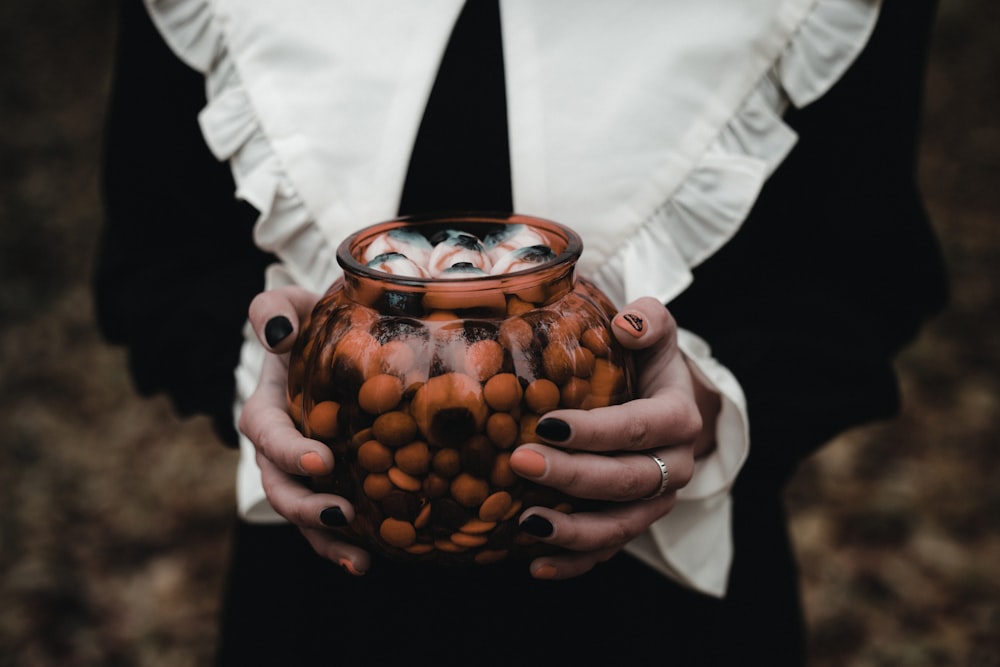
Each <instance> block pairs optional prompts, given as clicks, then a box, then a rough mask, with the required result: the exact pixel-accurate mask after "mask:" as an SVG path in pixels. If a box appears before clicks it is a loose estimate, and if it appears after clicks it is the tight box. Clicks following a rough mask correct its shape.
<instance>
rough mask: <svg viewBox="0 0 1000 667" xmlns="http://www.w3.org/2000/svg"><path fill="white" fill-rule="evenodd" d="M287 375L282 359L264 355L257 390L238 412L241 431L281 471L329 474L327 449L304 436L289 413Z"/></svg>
mask: <svg viewBox="0 0 1000 667" xmlns="http://www.w3.org/2000/svg"><path fill="white" fill-rule="evenodd" d="M286 376H287V368H286V362H285V360H284V358H282V357H277V356H275V355H271V354H269V355H265V357H264V363H263V366H262V368H261V376H260V381H259V383H258V385H257V389H256V390H254V393H253V395H251V396H250V398H249V399H248V400H247V402H246V403H245V404H244V406H243V410H241V412H240V420H239V429H240V432H241V433H243V434H244V435H245V436H247V437H248V438H249V439H250V441H251V442H252V443H253V444H254V447H255V448H256V449H257V452H258V454H261V455H263V457H264V458H266V459H268V460H269V461H271V462H273V463H274V464H275V465H276V466H277V467H278V468H279V469H280V470H283V471H285V472H287V473H292V474H296V475H313V476H320V475H325V474H329V473H330V472H331V471H332V470H333V463H334V461H333V453H332V452H331V451H330V448H329V447H327V446H326V445H324V444H323V443H321V442H318V441H316V440H311V439H309V438H306V437H304V436H303V435H302V433H300V432H299V430H298V429H297V428H295V424H294V423H293V422H292V419H291V417H290V416H289V415H288V411H287V408H286V404H287V392H286V387H285V382H286V380H285V378H286Z"/></svg>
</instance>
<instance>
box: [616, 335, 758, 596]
mask: <svg viewBox="0 0 1000 667" xmlns="http://www.w3.org/2000/svg"><path fill="white" fill-rule="evenodd" d="M678 344H679V346H680V349H681V351H682V352H683V353H684V354H685V356H687V357H688V359H689V360H690V361H691V362H692V363H691V365H692V366H693V367H694V368H695V369H696V372H698V373H700V375H701V377H702V379H703V380H704V381H705V383H706V384H707V385H708V386H710V387H712V388H714V389H715V390H716V391H717V392H718V393H719V394H720V395H721V397H722V410H721V412H720V413H719V419H718V423H717V427H716V447H715V449H714V450H713V451H712V453H711V454H709V455H708V456H706V457H704V458H702V459H699V460H698V461H697V462H696V463H695V470H694V476H693V477H692V478H691V482H690V483H689V484H688V485H687V486H685V487H684V488H683V489H681V490H680V491H678V493H677V504H676V505H675V506H674V509H673V510H672V511H671V512H670V513H669V514H667V515H666V516H664V517H663V518H662V519H660V520H659V521H657V522H656V523H654V524H653V525H652V526H650V528H649V530H648V531H646V533H644V534H643V535H641V536H640V537H638V538H637V539H635V540H633V541H632V542H631V543H630V544H629V545H628V546H627V547H626V551H628V552H629V553H630V554H632V555H633V556H635V557H636V558H638V559H640V560H642V561H643V562H645V563H646V564H647V565H649V566H651V567H653V568H655V569H657V570H659V571H660V572H662V573H663V574H664V575H666V576H668V577H670V578H671V579H674V580H676V581H678V582H679V583H681V584H683V585H685V586H688V587H690V588H693V589H695V590H698V591H701V592H703V593H706V594H708V595H712V596H715V597H722V596H724V595H725V593H726V584H727V580H728V576H729V567H730V565H731V563H732V558H733V544H732V531H731V528H730V521H731V518H732V498H731V497H730V493H729V492H730V489H731V488H732V485H733V482H734V481H735V479H736V475H737V473H739V471H740V468H742V467H743V464H744V462H745V461H746V458H747V454H748V452H749V448H750V434H749V426H748V420H747V408H746V399H745V398H744V396H743V389H742V388H741V387H740V384H739V382H737V380H736V378H735V377H734V376H733V374H732V373H730V372H729V370H728V369H727V368H725V367H724V366H722V365H721V364H720V363H719V362H718V361H716V360H715V358H713V357H712V355H711V350H710V349H709V346H708V344H707V343H705V341H704V340H702V339H701V338H699V337H698V336H696V335H694V334H692V333H691V332H689V331H685V330H683V329H682V330H680V331H679V332H678Z"/></svg>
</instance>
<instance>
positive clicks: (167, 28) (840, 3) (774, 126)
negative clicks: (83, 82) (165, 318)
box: [146, 0, 881, 305]
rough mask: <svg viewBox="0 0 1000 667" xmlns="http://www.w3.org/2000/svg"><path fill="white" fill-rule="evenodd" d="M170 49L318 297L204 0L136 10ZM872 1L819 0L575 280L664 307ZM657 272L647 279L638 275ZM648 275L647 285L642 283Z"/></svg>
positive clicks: (328, 277)
mask: <svg viewBox="0 0 1000 667" xmlns="http://www.w3.org/2000/svg"><path fill="white" fill-rule="evenodd" d="M146 3H147V6H148V7H149V10H150V12H151V14H152V16H153V17H154V20H155V22H156V24H157V25H158V26H159V27H160V29H161V31H162V32H163V34H164V35H165V37H166V39H167V41H168V43H169V44H170V45H171V47H172V48H173V49H174V50H175V51H176V52H177V53H178V55H179V56H180V57H181V58H182V59H183V60H184V61H185V62H187V63H188V64H189V65H191V66H192V67H194V68H196V69H198V70H200V71H202V72H204V73H205V74H206V76H207V77H208V78H207V86H208V90H209V97H210V101H209V103H208V105H207V106H206V108H205V109H204V110H203V112H202V113H201V115H200V117H199V121H200V123H201V128H202V132H203V133H204V136H205V138H206V141H207V142H208V144H209V146H210V148H211V150H212V151H213V153H214V154H215V156H216V157H217V158H218V159H219V160H230V162H231V164H232V168H233V173H234V177H235V180H236V183H237V196H239V197H241V198H243V199H245V200H246V201H248V202H249V203H250V204H252V205H253V206H255V207H256V208H257V209H258V211H260V217H259V219H258V221H257V224H256V226H255V240H256V242H257V243H258V244H259V245H260V247H261V248H262V249H264V250H267V251H270V252H272V253H274V254H275V255H277V256H278V257H279V258H280V259H282V260H283V262H284V263H285V264H286V266H287V268H288V270H289V271H290V272H291V273H292V275H293V277H294V278H295V280H296V281H297V282H299V284H301V285H302V286H304V287H306V288H309V289H311V290H313V291H315V292H322V291H324V290H325V289H326V287H327V286H328V285H329V284H330V283H331V282H332V281H333V280H334V279H335V278H336V277H337V276H339V275H340V271H341V270H340V267H339V266H338V265H337V263H336V249H337V248H336V246H335V245H334V244H333V243H332V242H331V240H330V239H327V238H326V237H325V236H324V235H323V233H322V232H321V230H320V229H319V227H318V226H317V224H316V222H315V216H314V215H312V214H311V212H310V211H309V210H308V209H307V207H306V204H305V202H303V201H302V200H301V198H300V197H299V195H298V194H297V192H296V190H295V188H294V187H293V185H292V184H291V183H290V181H289V180H288V178H287V176H286V175H285V170H284V169H283V167H282V165H281V162H280V159H279V158H278V156H277V154H276V153H275V152H274V150H273V148H272V147H271V145H270V143H269V141H268V139H267V137H266V136H265V134H264V132H263V129H262V127H261V125H260V123H259V121H258V119H257V116H256V113H255V110H254V108H253V106H252V104H251V101H250V98H249V96H248V95H247V93H246V90H245V89H244V87H243V84H242V82H241V80H240V78H239V75H238V73H237V72H236V70H235V67H234V66H233V64H232V62H231V60H230V59H229V56H228V54H227V52H226V48H225V43H224V37H223V35H222V32H221V30H220V29H219V28H218V26H217V25H215V22H214V21H213V16H212V7H211V0H146ZM880 4H881V0H817V2H816V3H815V5H814V6H813V7H812V9H811V11H810V12H809V13H808V15H807V16H806V17H805V18H804V20H803V21H802V22H801V23H800V25H799V27H798V29H797V31H796V32H795V34H794V35H793V37H792V38H791V40H790V41H789V43H788V44H787V45H786V47H785V49H784V51H783V53H782V54H781V56H780V57H779V58H778V60H777V61H776V62H775V64H774V65H773V66H772V68H771V69H770V71H769V72H768V73H767V74H766V75H765V76H764V77H763V79H762V80H761V81H760V82H759V83H758V85H757V86H756V88H755V89H754V91H753V92H752V94H751V95H750V96H749V97H748V98H747V100H746V101H745V102H744V104H743V106H742V107H741V108H740V109H739V110H738V111H737V112H736V113H735V114H734V116H733V118H732V119H731V120H730V122H729V123H728V125H727V126H726V127H725V128H724V129H723V131H722V132H721V133H720V134H719V136H718V137H717V139H716V140H715V141H714V142H713V143H712V144H711V145H710V146H709V147H708V149H707V150H706V151H705V153H704V155H703V156H702V158H701V159H700V161H699V162H698V164H697V165H696V166H695V168H694V169H692V171H691V172H690V174H689V175H688V176H687V178H686V179H685V180H684V181H683V182H682V183H681V185H680V186H679V187H678V188H677V190H676V191H675V192H674V194H673V195H672V196H670V197H669V199H668V200H667V201H666V202H665V203H664V204H663V205H662V206H661V207H659V208H658V209H657V210H655V211H654V212H653V213H652V214H651V215H650V216H648V217H647V219H646V220H644V221H643V222H642V223H640V224H639V225H638V226H637V228H636V230H635V232H634V234H632V235H631V236H629V238H627V239H625V240H624V241H623V243H622V244H621V245H620V246H619V248H618V249H617V250H616V251H614V252H613V254H612V255H611V256H610V257H609V258H607V259H606V260H604V261H602V262H601V263H600V265H599V266H587V265H586V264H585V263H584V260H585V258H584V260H581V266H580V270H581V272H583V273H585V274H586V275H588V276H590V277H591V278H592V279H593V280H594V281H595V282H596V283H597V284H598V286H600V287H601V288H602V289H603V290H604V291H605V292H606V293H607V294H608V296H609V297H611V299H612V300H613V301H614V302H615V303H617V304H618V305H624V304H625V303H627V302H629V301H631V300H633V299H635V298H638V297H639V296H644V295H650V296H654V297H657V298H659V299H660V300H661V301H663V302H669V301H670V300H671V299H673V298H674V297H675V296H677V295H678V294H680V293H681V292H682V291H683V290H684V289H685V288H686V287H687V286H688V285H689V284H690V282H691V280H692V275H691V271H690V269H691V268H693V267H695V266H697V265H698V264H699V263H701V262H702V261H704V260H705V259H706V258H708V257H709V256H711V255H712V254H713V253H714V252H716V251H717V250H718V249H719V248H720V247H721V246H722V245H724V244H725V243H726V242H728V241H729V239H731V238H732V237H733V235H735V234H736V232H737V231H738V229H739V228H740V226H741V225H742V223H743V221H744V219H745V218H746V217H747V215H748V214H749V211H750V208H751V207H752V206H753V203H754V201H755V200H756V199H757V196H758V194H759V192H760V189H761V187H762V186H763V184H764V182H765V181H766V179H767V177H768V176H769V175H770V174H771V172H772V171H773V170H774V169H775V168H776V167H777V166H778V164H780V163H781V162H782V160H784V158H785V156H786V155H787V154H788V152H789V151H790V150H791V148H792V147H793V146H794V144H795V142H796V139H797V137H796V135H795V133H794V131H793V130H792V129H791V128H789V127H788V126H787V125H786V124H785V123H784V122H783V120H782V118H781V116H782V113H783V112H784V111H785V109H786V108H787V106H788V105H789V104H793V105H796V106H804V105H806V104H809V103H810V102H812V101H814V100H815V99H817V98H818V97H820V96H821V95H822V94H823V93H825V92H826V91H827V90H828V89H829V88H830V87H831V86H832V85H833V84H834V83H835V82H836V81H837V80H838V79H839V78H840V77H841V75H842V74H843V73H844V71H845V70H846V69H847V68H848V67H849V66H850V64H851V63H852V62H853V60H854V58H855V57H856V56H857V55H858V53H859V52H860V51H861V49H862V48H863V46H864V44H865V43H866V42H867V39H868V36H869V35H870V33H871V30H872V29H873V27H874V25H875V20H876V18H877V15H878V9H879V6H880ZM650 266H655V267H657V271H655V272H650V271H649V270H648V269H646V268H644V267H650ZM651 274H654V275H656V284H655V285H650V278H651Z"/></svg>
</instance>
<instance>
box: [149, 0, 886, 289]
mask: <svg viewBox="0 0 1000 667" xmlns="http://www.w3.org/2000/svg"><path fill="white" fill-rule="evenodd" d="M147 1H148V2H149V3H150V5H151V8H152V9H153V15H154V17H155V18H156V20H157V22H158V23H159V24H160V26H161V28H162V29H163V31H164V32H165V34H166V35H167V38H168V40H170V41H171V43H172V44H173V45H174V47H175V49H177V50H178V51H179V52H180V53H181V55H182V56H183V57H185V58H186V59H187V60H188V62H189V63H190V64H192V65H193V66H195V67H197V68H198V69H201V70H202V71H204V72H206V74H207V75H208V77H209V89H210V98H211V99H210V103H209V106H208V108H207V109H206V110H205V112H204V113H203V114H202V118H201V120H202V127H203V130H204V132H205V135H206V138H207V140H208V142H209V144H210V146H211V147H212V148H213V150H214V151H215V153H216V155H217V156H218V157H219V158H220V159H231V160H232V162H233V168H234V172H235V174H236V177H237V178H236V180H237V184H238V194H239V195H240V196H242V197H243V198H245V199H247V200H248V201H250V202H251V203H253V204H254V205H255V206H256V207H257V208H258V209H259V210H261V211H262V216H261V220H260V223H259V225H258V230H257V239H258V242H259V243H261V244H262V246H264V247H265V248H266V249H269V250H272V251H274V252H276V253H277V254H278V255H279V256H281V257H282V259H283V260H284V261H285V262H286V264H288V265H289V270H290V271H291V272H292V274H293V275H295V276H296V279H297V280H299V281H300V282H302V283H303V284H305V285H307V286H309V287H312V288H314V289H323V288H324V287H325V285H326V284H327V283H328V282H329V281H330V280H331V279H332V278H333V277H334V276H336V275H337V274H338V273H339V268H338V267H337V266H336V264H335V262H334V261H333V253H334V251H335V249H336V246H337V244H338V243H339V241H340V240H341V239H342V238H343V237H344V236H346V235H347V234H348V233H350V232H351V231H353V230H354V229H356V228H358V227H360V226H363V225H367V224H370V223H373V222H377V221H380V220H383V219H386V218H390V217H392V216H393V215H395V209H396V206H397V202H398V199H399V191H400V188H401V187H402V182H403V178H404V171H405V168H406V166H407V163H408V158H409V151H410V147H411V146H412V143H413V137H414V136H415V133H416V131H417V126H418V124H419V121H420V117H421V112H422V109H423V105H424V102H425V100H426V97H427V95H428V94H429V90H430V86H431V84H432V82H433V78H434V75H435V73H436V68H437V63H438V61H439V58H440V55H441V53H442V50H443V48H444V45H445V43H446V41H447V37H448V34H449V32H450V30H451V27H452V25H453V23H454V20H455V18H456V16H457V14H458V12H459V10H460V9H461V5H462V2H461V0H426V1H425V2H421V3H419V6H417V5H415V4H414V3H405V2H394V1H393V0H379V1H372V2H366V3H363V4H362V3H350V2H322V3H318V2H314V1H313V0H289V2H285V3H273V2H269V1H268V0H214V1H213V0H147ZM877 6H878V1H877V0H763V1H762V2H758V3H754V6H753V8H752V11H749V10H747V9H746V3H745V2H744V0H713V2H711V3H686V2H662V1H661V0H629V1H627V2H621V3H605V2H579V3H575V4H574V6H573V11H572V13H571V14H567V13H566V11H565V10H564V9H561V7H562V6H561V5H556V3H551V2H538V1H537V0H501V8H502V21H503V26H504V42H505V44H504V46H505V61H506V69H507V77H508V88H509V92H508V99H509V103H508V104H509V111H508V117H509V122H510V127H511V153H512V155H511V159H512V173H513V182H514V201H515V208H516V209H517V210H518V211H520V212H524V213H530V214H533V215H539V216H542V217H549V218H552V219H555V220H558V221H560V222H563V223H565V224H568V225H570V226H573V227H575V228H577V229H578V230H579V231H581V233H582V234H583V237H584V240H585V250H584V255H583V258H582V259H581V262H580V270H581V271H582V272H584V273H586V274H587V275H590V276H591V277H593V278H594V279H595V281H596V282H597V283H598V284H599V285H600V286H601V287H602V288H604V289H605V290H606V291H607V292H608V293H609V295H610V296H611V297H612V299H613V300H614V301H616V302H617V303H619V304H621V303H624V302H626V301H628V300H631V299H633V298H636V297H637V296H640V295H643V294H651V295H653V296H657V297H659V298H661V299H662V300H664V301H669V300H670V299H671V298H672V297H673V296H675V295H676V294H678V293H679V292H680V291H682V290H683V289H684V288H685V287H686V285H687V284H688V283H689V282H690V279H691V274H690V268H691V267H692V266H694V265H696V264H697V263H698V262H700V261H702V260H703V259H704V258H706V257H708V256H709V255H711V253H713V252H714V251H715V250H716V249H718V247H720V246H721V245H722V244H724V243H725V242H726V241H727V240H728V239H729V238H731V237H732V235H733V234H734V233H735V232H736V230H737V229H738V227H739V225H740V224H741V223H742V221H743V219H744V218H745V216H746V214H747V213H748V211H749V209H750V206H751V205H752V203H753V201H754V200H755V198H756V196H757V193H758V191H759V189H760V187H761V185H762V184H763V181H764V180H765V179H766V177H767V175H768V174H769V173H770V171H771V170H772V169H773V168H774V167H775V166H776V165H777V164H778V163H779V162H780V161H781V159H782V158H783V157H784V155H785V154H786V153H787V151H788V150H789V149H790V148H791V146H792V144H793V143H794V140H795V137H794V134H793V133H792V132H791V131H790V130H789V129H788V128H787V127H786V126H785V125H784V124H783V123H782V122H781V120H780V114H781V112H782V111H783V110H784V107H785V105H786V104H787V103H788V102H789V101H792V102H793V103H795V104H799V105H801V104H805V103H808V102H809V101H811V100H812V99H814V98H815V97H816V96H818V95H819V94H821V93H822V92H823V91H824V90H826V89H827V88H828V87H829V86H830V85H831V84H832V83H833V81H835V80H836V79H837V78H838V77H839V76H840V74H841V73H842V71H843V70H844V69H845V68H846V67H847V65H848V64H849V63H850V62H851V60H852V59H853V57H854V55H856V53H857V52H858V51H859V50H860V48H861V46H863V44H864V42H865V40H866V38H867V35H868V33H869V31H870V30H871V28H872V26H873V24H874V18H875V15H876V12H877ZM298 13H304V14H308V15H309V16H310V20H309V21H292V20H285V19H286V17H288V16H294V15H296V14H298ZM345 13H349V14H350V20H341V17H342V16H344V15H345ZM387 17H388V18H387ZM567 52H568V53H572V54H574V55H573V57H572V58H566V57H564V56H562V55H560V54H564V53H567ZM633 99H642V100H643V103H642V104H641V105H639V104H634V103H633V104H624V103H622V102H624V101H628V100H633ZM579 136H583V137H586V138H587V139H586V140H585V141H578V140H576V137H579Z"/></svg>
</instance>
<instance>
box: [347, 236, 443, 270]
mask: <svg viewBox="0 0 1000 667" xmlns="http://www.w3.org/2000/svg"><path fill="white" fill-rule="evenodd" d="M433 250H434V246H433V245H431V242H430V241H429V240H428V239H427V237H426V236H424V235H423V234H421V233H420V232H418V231H415V230H412V229H407V228H406V227H397V228H396V229H390V230H389V231H388V232H385V233H383V234H379V235H378V236H377V237H375V239H374V240H373V241H372V242H371V245H369V246H368V248H367V249H365V254H364V261H365V262H370V261H372V260H373V259H375V258H376V257H378V256H379V255H384V254H387V253H393V252H395V253H399V254H401V255H405V256H406V257H408V258H409V259H411V260H412V261H413V262H415V263H416V264H417V265H418V266H421V267H425V266H427V264H428V260H429V259H430V256H431V251H433Z"/></svg>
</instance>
